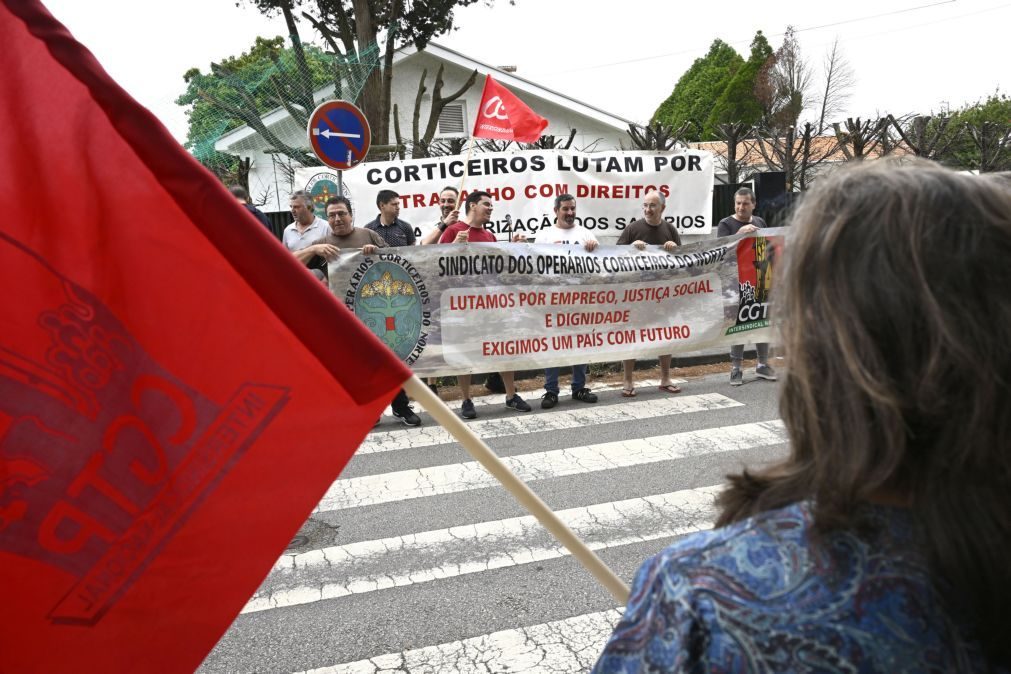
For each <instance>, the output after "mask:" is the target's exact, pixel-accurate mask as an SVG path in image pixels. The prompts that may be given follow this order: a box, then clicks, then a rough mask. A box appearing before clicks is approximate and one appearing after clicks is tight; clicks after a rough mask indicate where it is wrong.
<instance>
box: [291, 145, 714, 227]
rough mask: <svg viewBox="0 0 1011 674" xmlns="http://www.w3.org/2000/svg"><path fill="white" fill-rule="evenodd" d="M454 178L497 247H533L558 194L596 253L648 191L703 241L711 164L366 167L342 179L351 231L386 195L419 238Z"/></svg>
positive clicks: (673, 155)
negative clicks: (483, 199) (526, 242)
mask: <svg viewBox="0 0 1011 674" xmlns="http://www.w3.org/2000/svg"><path fill="white" fill-rule="evenodd" d="M464 172H466V174H467V178H466V179H465V183H464V196H465V195H466V193H467V192H469V191H475V190H484V191H486V192H489V193H490V194H491V195H492V200H493V201H494V204H495V212H494V215H493V216H492V217H493V219H492V222H490V223H488V224H487V225H486V228H487V229H490V230H491V231H493V232H495V234H496V236H497V237H498V238H499V239H500V240H508V239H509V238H511V235H512V234H513V233H515V232H520V233H523V234H525V235H527V236H528V237H531V238H533V237H536V233H537V232H538V231H540V230H541V229H543V228H545V227H550V226H551V224H552V223H553V222H554V217H555V216H554V199H555V197H556V196H558V195H561V194H572V195H574V196H575V197H576V199H577V200H578V203H579V211H578V212H577V214H576V215H577V218H576V222H577V224H581V225H582V226H583V227H585V228H587V229H589V230H590V231H592V232H593V233H594V235H595V236H596V237H597V239H598V240H599V241H600V242H601V243H603V244H608V243H614V242H615V241H617V239H618V236H619V235H620V234H621V230H623V229H624V228H625V227H626V226H627V225H628V224H629V223H631V222H633V221H634V220H637V219H639V218H641V217H642V198H643V196H645V194H646V192H648V191H650V190H654V189H658V190H660V192H661V193H662V194H663V195H664V197H665V198H666V200H667V207H666V209H665V210H664V217H665V218H666V219H667V221H669V222H671V223H672V224H674V225H675V226H676V227H677V228H678V229H679V230H680V231H681V233H683V234H684V233H698V234H708V233H709V232H710V231H711V229H712V226H713V223H712V222H711V220H712V217H711V212H712V191H713V156H712V154H711V153H709V152H705V151H701V150H687V149H686V150H680V151H677V152H638V151H637V152H622V151H611V152H594V153H592V154H587V153H581V152H570V151H567V150H523V151H519V152H499V153H484V154H477V155H474V156H473V157H472V158H471V159H470V160H469V161H467V160H466V158H465V157H463V156H460V155H452V156H446V157H433V158H429V159H409V160H405V161H387V162H368V163H364V164H360V165H359V166H358V167H357V168H355V170H353V171H345V172H344V173H343V185H344V194H345V195H346V196H347V197H348V198H349V199H350V200H351V202H352V204H353V205H354V210H355V224H356V225H357V226H359V227H360V226H362V225H364V224H365V223H367V222H369V221H370V220H372V219H374V218H375V217H376V214H377V209H376V206H375V203H376V195H377V194H378V193H379V190H384V189H388V190H393V191H394V192H396V193H397V194H399V195H400V201H401V211H400V217H401V219H402V220H405V221H407V222H409V223H410V224H411V225H413V226H414V228H415V233H416V235H418V236H422V235H423V234H425V233H427V232H429V231H431V229H432V227H434V226H435V224H436V222H437V221H438V220H439V218H440V212H439V191H440V190H442V188H443V187H446V186H453V187H459V185H460V180H461V178H462V176H463V175H464ZM328 176H331V177H329V178H328ZM333 178H335V176H332V174H331V173H330V172H329V170H328V169H325V168H320V167H315V168H302V169H298V170H297V171H296V172H295V186H296V188H297V189H306V190H308V191H310V193H311V194H313V195H314V197H315V196H316V195H317V192H318V193H319V195H320V196H322V195H323V194H324V192H325V191H326V190H327V189H329V190H330V191H335V190H336V184H334V181H333ZM320 190H323V191H320ZM327 193H328V194H329V192H327ZM324 200H325V199H324ZM461 213H462V209H461Z"/></svg>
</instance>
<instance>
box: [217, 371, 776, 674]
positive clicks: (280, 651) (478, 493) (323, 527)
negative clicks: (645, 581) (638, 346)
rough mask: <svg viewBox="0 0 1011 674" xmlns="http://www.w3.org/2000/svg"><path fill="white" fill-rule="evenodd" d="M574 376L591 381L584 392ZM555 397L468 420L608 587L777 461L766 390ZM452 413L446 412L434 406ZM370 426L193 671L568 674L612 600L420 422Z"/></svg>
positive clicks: (588, 648)
mask: <svg viewBox="0 0 1011 674" xmlns="http://www.w3.org/2000/svg"><path fill="white" fill-rule="evenodd" d="M592 385H593V384H592V382H591V386H592ZM682 387H683V389H684V390H683V392H682V393H680V394H678V395H670V394H667V393H664V392H661V391H659V390H658V389H657V386H656V382H652V383H651V385H650V383H647V382H641V383H640V384H639V388H638V391H639V395H638V396H637V397H636V398H633V399H628V398H622V397H621V392H620V391H619V390H617V389H604V390H601V391H600V392H599V394H600V402H599V403H597V404H595V405H589V404H586V403H582V402H578V401H574V400H572V399H571V398H570V397H568V396H565V395H564V394H563V397H562V398H561V400H560V403H559V405H558V407H556V408H554V409H553V410H549V411H542V410H540V409H539V407H538V405H537V401H535V400H530V402H531V403H532V404H533V405H534V411H533V412H531V413H527V414H520V413H517V412H514V411H512V410H507V409H506V408H505V406H504V404H503V400H504V397H502V396H490V397H488V398H487V399H485V400H480V399H476V400H475V402H476V403H477V404H478V412H479V417H478V419H477V420H475V421H471V422H469V423H470V424H471V426H472V427H473V428H474V429H475V430H477V431H478V433H479V434H480V435H482V436H483V437H485V438H486V442H487V443H488V445H489V446H490V447H491V448H492V449H493V450H495V451H496V452H497V453H498V454H499V455H500V456H502V457H504V458H507V461H508V462H509V463H510V464H511V465H512V467H513V469H514V470H515V471H517V472H518V473H519V474H520V475H521V476H522V477H523V478H524V479H525V480H527V481H528V483H529V484H530V485H531V487H532V488H533V489H534V490H535V491H536V492H537V493H538V494H539V495H540V496H541V498H543V499H544V500H545V501H546V502H547V503H548V505H549V506H551V508H552V509H554V510H555V511H556V512H559V513H560V514H561V515H562V516H563V518H564V519H565V520H566V522H567V523H568V524H569V526H570V527H571V528H573V529H574V530H575V531H576V533H577V534H578V535H580V536H581V537H582V538H583V539H584V540H586V541H587V542H588V543H590V545H591V546H592V547H594V548H595V549H597V553H598V554H599V555H600V557H601V558H602V559H603V560H604V561H605V562H606V563H607V564H608V565H610V566H611V568H612V569H614V571H615V572H616V573H617V574H618V575H619V576H620V577H621V578H623V579H624V580H625V581H626V582H631V579H632V577H633V575H634V573H635V570H636V569H637V568H638V566H639V565H640V564H641V562H642V561H643V560H644V559H645V558H646V557H647V556H649V555H652V554H655V553H656V552H658V551H659V550H661V549H662V548H663V547H665V546H666V545H668V544H670V543H671V542H672V541H674V540H675V539H676V538H678V537H679V536H681V535H686V534H688V533H690V532H692V531H698V530H701V529H706V528H709V527H710V526H711V525H712V520H713V517H714V510H713V506H712V503H713V496H714V494H715V493H716V491H717V490H718V488H719V485H720V484H721V483H722V481H723V478H724V476H725V475H726V474H727V473H730V472H735V471H738V470H740V469H741V468H742V467H743V466H751V467H755V466H759V465H761V464H764V463H767V462H770V461H774V460H776V459H778V458H780V457H782V456H783V455H784V454H785V452H786V445H785V431H784V430H783V427H782V423H781V422H780V421H779V419H778V412H777V407H776V404H777V402H776V397H777V389H778V384H775V383H771V382H766V381H759V380H756V379H754V375H753V371H746V373H745V385H744V386H741V387H736V388H734V387H731V386H730V385H729V381H728V379H727V375H725V374H721V375H712V376H708V377H703V378H700V379H695V380H692V381H691V382H688V383H685V384H682ZM450 404H451V406H453V407H456V406H457V403H450ZM422 419H423V421H424V424H423V426H422V427H421V428H417V429H408V428H404V427H403V426H402V425H400V424H399V421H398V420H396V419H394V418H392V417H390V416H385V417H384V418H383V422H382V423H381V424H380V425H379V426H378V427H377V428H376V429H375V430H374V431H373V432H372V433H371V434H370V435H369V437H368V438H367V439H366V441H365V443H364V444H363V445H362V447H361V448H360V450H359V452H358V454H356V456H355V457H354V459H353V460H352V461H351V463H350V464H349V465H348V467H347V469H346V470H345V472H344V474H343V475H342V476H341V478H340V479H339V480H338V481H337V482H335V483H334V485H333V487H331V489H330V491H329V492H328V493H327V495H326V496H325V497H324V499H323V500H322V501H321V502H320V505H319V506H318V507H317V510H316V512H314V513H313V515H312V516H311V517H310V519H309V520H308V521H307V522H306V524H305V526H303V527H302V530H301V532H300V538H298V539H296V541H294V542H293V543H294V545H293V547H292V549H290V550H289V551H288V552H287V553H286V554H285V555H284V556H283V557H282V558H281V559H280V560H279V561H278V563H277V565H275V568H274V570H273V571H272V572H271V574H270V575H269V577H268V578H267V580H266V582H265V583H264V584H263V586H262V587H261V588H260V589H259V590H258V591H257V593H256V594H255V595H254V596H253V598H252V599H251V600H250V602H249V604H247V606H246V608H245V610H244V611H243V613H242V614H241V615H240V616H239V617H238V618H237V619H236V620H235V622H234V624H233V625H232V627H231V628H230V629H229V631H228V632H227V633H226V635H225V636H224V637H223V638H222V640H221V641H220V642H219V644H218V645H217V647H216V648H215V649H214V651H213V652H212V653H211V654H210V655H209V656H208V658H207V659H206V661H205V662H204V664H203V666H202V668H201V670H200V671H202V672H300V671H312V670H320V671H322V672H349V673H350V672H354V673H366V672H368V673H371V672H386V671H391V672H392V671H397V672H433V673H434V672H457V671H458V672H471V671H472V672H553V673H558V672H570V671H571V672H580V671H586V669H588V668H589V667H590V666H592V663H593V662H594V661H595V659H596V656H597V654H598V653H599V652H600V648H601V647H602V645H603V642H604V640H605V639H606V638H607V635H608V634H609V633H610V626H611V625H612V624H613V623H614V621H615V620H616V619H617V616H618V613H617V611H616V609H617V608H618V605H617V602H615V601H614V599H612V598H611V596H610V595H609V594H608V593H607V592H606V591H605V590H604V589H603V588H602V587H600V586H599V585H598V584H597V583H596V581H595V580H594V579H593V578H592V577H591V576H590V575H589V574H588V573H587V572H585V571H584V570H583V569H582V567H581V566H580V565H579V564H578V563H577V562H576V561H575V560H574V559H573V558H572V557H570V556H568V555H567V554H566V553H565V552H564V551H563V550H561V549H560V548H559V547H558V546H557V544H555V543H554V541H553V540H552V539H551V537H550V536H549V535H548V534H547V533H546V532H545V531H544V530H543V529H542V528H541V527H540V525H538V524H537V523H536V522H533V521H532V520H531V518H529V517H528V516H526V513H525V512H524V511H523V509H522V508H521V507H520V506H519V505H517V504H516V503H515V502H514V501H513V500H512V498H511V497H510V496H509V495H508V494H507V493H506V492H505V491H504V490H503V489H501V488H500V487H498V486H497V485H496V484H495V483H493V482H492V481H491V480H490V478H489V477H488V476H487V474H486V473H485V472H484V471H483V470H482V469H480V467H479V466H476V465H475V464H474V463H473V462H472V461H471V459H470V457H469V455H467V454H466V452H465V451H464V450H463V449H462V448H461V447H459V445H457V444H456V443H455V442H453V441H451V440H450V439H449V438H448V436H447V435H446V434H445V432H444V431H442V430H441V429H439V428H438V427H437V426H436V425H435V424H434V422H432V420H431V418H430V417H428V416H427V415H425V414H422Z"/></svg>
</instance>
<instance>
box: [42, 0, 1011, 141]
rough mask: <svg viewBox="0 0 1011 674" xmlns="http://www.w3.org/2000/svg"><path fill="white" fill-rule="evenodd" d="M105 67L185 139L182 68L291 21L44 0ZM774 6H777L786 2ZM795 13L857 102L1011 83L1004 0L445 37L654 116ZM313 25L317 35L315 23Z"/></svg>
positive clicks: (927, 0) (638, 10)
mask: <svg viewBox="0 0 1011 674" xmlns="http://www.w3.org/2000/svg"><path fill="white" fill-rule="evenodd" d="M43 2H44V4H45V5H46V6H47V7H48V8H49V10H50V11H51V12H52V13H53V15H54V16H56V18H57V19H59V20H60V21H61V22H62V23H63V24H64V25H66V26H67V27H68V28H69V29H70V31H71V32H72V33H73V34H74V35H75V36H76V37H77V39H78V40H79V41H80V42H82V43H83V44H84V45H85V46H87V47H88V48H89V49H91V51H92V52H93V53H94V54H95V55H96V56H97V57H98V60H99V61H100V62H101V63H102V65H103V66H105V68H106V70H108V72H109V73H110V74H111V75H112V77H113V78H115V79H116V80H117V81H118V82H119V83H120V84H121V85H122V86H123V87H124V88H125V89H126V90H127V91H129V92H130V93H131V94H132V95H133V96H134V97H135V98H136V99H137V100H139V101H140V102H141V103H142V104H144V105H145V106H147V107H148V108H149V109H150V110H152V111H153V112H154V113H155V115H157V116H158V117H159V118H160V119H161V120H162V121H163V122H164V123H165V125H166V126H167V127H168V128H169V130H170V131H171V132H172V133H173V135H175V136H176V137H177V138H179V139H183V138H184V137H185V135H186V118H185V115H184V113H183V109H182V108H180V107H179V106H177V105H175V103H174V100H175V98H176V97H177V96H179V95H180V94H181V93H182V92H183V90H184V88H185V87H184V83H183V79H182V74H183V73H184V72H185V71H186V70H188V69H189V68H191V67H194V66H196V67H199V68H201V69H202V70H204V71H206V70H207V68H208V65H209V64H210V62H211V61H218V60H221V59H223V58H225V57H227V56H231V55H235V54H239V53H241V52H242V51H245V50H247V49H248V48H249V47H250V46H251V45H252V43H253V41H254V39H255V37H256V36H257V35H263V36H267V37H273V36H275V35H284V34H285V32H286V31H285V28H284V23H283V21H281V20H280V19H279V18H274V19H268V18H266V17H264V16H262V15H260V14H259V13H257V12H256V11H254V10H252V9H249V8H248V7H245V6H242V7H236V6H235V5H236V2H235V0H199V1H198V0H173V1H171V2H151V3H148V2H138V1H137V0H92V1H90V2H82V1H81V0H43ZM772 8H774V11H773V9H772ZM788 24H792V25H793V26H794V27H795V28H796V29H797V31H798V32H797V37H798V39H799V41H800V44H801V49H802V52H803V53H804V54H805V55H806V56H807V57H808V59H809V60H810V62H811V64H812V66H814V71H815V80H816V83H817V80H818V79H819V77H818V75H819V74H820V71H821V63H822V61H823V59H824V56H825V54H826V51H827V50H828V49H829V48H830V47H831V44H832V42H833V41H834V40H835V39H836V38H837V37H838V38H839V43H840V45H841V47H842V51H843V54H844V55H845V56H846V58H847V59H848V60H849V62H850V64H851V66H852V67H853V70H854V72H855V75H856V79H857V83H856V86H855V87H854V89H853V96H852V98H851V100H850V103H849V110H848V112H849V114H851V115H853V116H857V115H859V116H865V117H866V116H872V115H875V114H876V113H879V112H880V113H886V112H891V113H893V114H896V115H899V114H903V113H907V112H923V113H925V112H930V111H932V110H934V111H936V110H938V109H939V108H940V107H942V105H944V104H950V105H951V106H952V107H958V106H961V105H962V104H964V103H967V102H975V101H977V100H979V99H981V98H985V97H986V96H987V95H989V94H991V93H993V92H994V90H995V89H996V88H997V87H998V86H999V87H1000V90H1001V91H1002V92H1004V93H1008V89H1009V88H1011V75H1009V72H1011V69H1009V67H1008V64H1009V63H1011V59H1009V57H1008V56H1007V48H1008V33H1007V26H1008V25H1009V24H1011V2H1001V0H947V1H941V0H908V1H899V2H888V1H882V0H848V1H847V2H845V3H842V2H839V3H827V2H826V3H816V2H811V1H810V0H803V1H798V2H755V1H751V2H738V1H737V0H731V1H727V0H724V1H723V2H679V3H675V2H672V1H670V0H621V1H620V2H600V1H598V2H588V1H586V0H578V1H576V0H564V1H563V0H516V4H515V5H510V4H509V3H508V1H507V0H497V2H495V4H494V6H493V7H491V8H488V7H486V6H485V5H483V4H480V3H479V4H477V5H473V6H471V7H467V8H465V9H462V10H458V11H457V12H456V25H457V27H458V30H456V31H454V32H453V33H450V34H448V35H444V36H442V37H440V38H437V41H438V42H440V43H442V44H444V45H445V46H447V47H450V48H452V49H455V50H457V51H459V52H462V53H464V54H467V55H468V56H471V57H473V58H475V59H477V60H479V61H483V62H485V63H488V64H490V65H495V66H502V65H514V66H517V68H518V71H517V74H518V75H520V76H522V77H524V78H526V79H529V80H532V81H534V82H537V83H539V84H542V85H544V86H547V87H549V88H552V89H555V90H557V91H559V92H562V93H565V94H567V95H569V96H572V97H573V98H576V99H578V100H582V101H584V102H586V103H589V104H591V105H594V106H596V107H599V108H602V109H604V110H606V111H608V112H611V113H614V114H617V115H620V116H622V117H626V118H628V119H630V120H633V121H637V122H645V121H647V120H648V119H649V118H650V116H651V115H652V114H653V111H654V110H655V109H656V107H657V106H658V105H659V104H660V102H661V101H663V99H664V98H665V97H666V96H667V95H668V94H669V93H670V91H671V89H673V87H674V84H675V83H676V82H677V80H678V78H679V77H680V76H681V74H682V73H684V71H685V70H686V69H687V68H688V67H690V66H691V64H692V61H693V60H694V59H696V58H698V57H700V56H703V55H704V54H705V52H706V50H707V49H708V47H709V45H710V43H711V42H712V41H713V40H714V39H715V38H721V39H723V40H724V41H726V42H728V43H730V44H731V45H732V46H733V47H734V48H735V49H736V50H737V51H738V53H740V54H742V56H745V57H747V53H748V46H749V44H750V42H751V38H752V37H753V36H754V34H755V31H756V30H762V31H764V32H765V34H766V36H767V37H768V38H769V42H770V43H771V44H772V46H773V48H776V47H778V46H779V44H780V42H781V41H782V33H783V31H784V30H785V28H786V26H787V25H788ZM302 37H303V39H305V40H308V39H313V33H312V30H311V27H310V26H308V25H303V26H302Z"/></svg>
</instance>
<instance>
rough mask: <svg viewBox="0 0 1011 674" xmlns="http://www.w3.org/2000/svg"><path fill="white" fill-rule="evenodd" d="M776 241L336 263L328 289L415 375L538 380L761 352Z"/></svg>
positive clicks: (421, 251)
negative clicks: (530, 375) (724, 348)
mask: <svg viewBox="0 0 1011 674" xmlns="http://www.w3.org/2000/svg"><path fill="white" fill-rule="evenodd" d="M784 235H785V231H784V230H780V229H771V230H762V235H761V236H755V235H747V236H744V237H743V238H741V237H733V238H724V239H715V240H709V241H703V242H700V243H696V244H691V245H687V246H683V247H681V248H678V249H677V250H676V251H675V252H673V253H666V252H664V251H663V250H662V249H660V248H658V247H655V246H651V247H649V249H648V250H646V251H639V250H636V249H635V248H633V247H631V246H620V247H618V246H602V247H600V248H598V249H597V250H595V251H593V252H592V253H588V252H586V251H585V250H584V249H582V248H581V247H577V246H563V245H536V244H533V245H531V244H524V243H476V244H456V245H435V246H414V247H407V248H388V249H380V252H379V253H378V254H376V255H370V256H363V255H362V254H361V253H360V252H343V253H342V254H341V255H340V258H339V260H338V261H336V262H334V263H331V264H330V272H329V273H330V278H329V281H330V290H331V291H332V292H333V293H334V294H335V295H336V296H337V298H338V299H339V300H340V301H342V302H344V304H345V305H346V306H347V307H348V308H349V309H350V310H351V311H353V312H354V313H355V315H357V316H358V318H359V319H360V320H362V322H364V323H365V324H366V325H367V326H368V327H369V328H370V329H371V330H372V331H373V333H375V334H376V335H377V336H378V337H379V338H380V339H382V340H383V341H384V342H385V343H386V344H387V345H388V346H389V347H390V348H391V349H392V350H393V351H394V352H395V353H396V354H397V355H398V356H399V357H400V358H402V359H403V360H404V362H405V363H407V365H409V366H410V367H411V368H412V369H413V370H414V372H415V374H418V375H426V376H440V375H449V374H461V373H469V372H494V371H497V370H521V369H540V368H544V367H550V366H556V365H557V366H563V365H572V364H576V363H589V362H600V361H605V362H607V361H616V360H622V359H625V358H647V357H651V356H658V355H662V354H677V353H684V352H689V351H696V350H699V349H702V348H706V347H710V346H716V345H722V344H726V345H729V344H740V343H744V342H749V343H750V342H755V341H760V342H764V341H769V339H770V337H771V330H770V328H769V325H770V317H771V304H770V302H769V300H770V297H771V290H772V286H773V279H774V270H775V268H776V266H777V265H778V262H779V260H780V259H781V256H782V248H783V241H784Z"/></svg>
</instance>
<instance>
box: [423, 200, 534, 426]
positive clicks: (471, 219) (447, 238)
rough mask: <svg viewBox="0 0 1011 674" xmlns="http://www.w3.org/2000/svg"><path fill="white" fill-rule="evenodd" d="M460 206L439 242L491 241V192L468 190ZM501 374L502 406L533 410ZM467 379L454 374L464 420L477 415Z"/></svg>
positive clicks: (509, 374) (511, 379) (512, 380)
mask: <svg viewBox="0 0 1011 674" xmlns="http://www.w3.org/2000/svg"><path fill="white" fill-rule="evenodd" d="M464 208H465V213H466V215H465V218H466V219H465V220H461V221H460V222H457V223H454V224H452V225H450V226H449V227H447V228H446V231H445V232H443V233H442V238H441V239H439V243H495V241H496V239H495V235H494V234H492V233H491V232H489V231H488V230H487V229H485V228H484V226H485V224H487V223H488V222H491V213H492V210H494V206H493V205H492V203H491V195H490V194H488V193H487V192H484V191H482V190H478V191H476V192H471V193H470V194H468V195H467V200H466V202H465V206H464ZM501 374H502V381H503V383H504V384H505V390H506V407H508V408H509V409H511V410H516V411H517V412H529V411H530V410H531V409H533V408H531V407H530V405H529V404H528V403H527V401H525V400H523V398H521V397H520V396H519V394H518V393H516V381H515V378H514V375H513V373H512V372H503V373H501ZM470 379H471V376H470V375H469V374H461V375H459V377H457V381H458V382H459V384H460V393H461V394H462V395H463V403H461V405H460V416H461V417H463V418H464V419H476V418H477V410H476V409H474V402H473V401H472V400H471V399H470Z"/></svg>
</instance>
